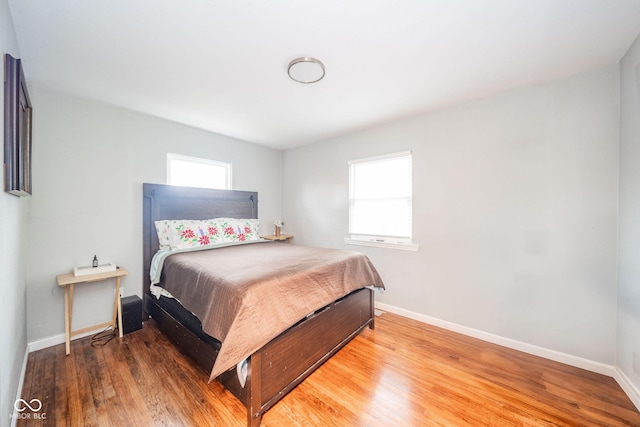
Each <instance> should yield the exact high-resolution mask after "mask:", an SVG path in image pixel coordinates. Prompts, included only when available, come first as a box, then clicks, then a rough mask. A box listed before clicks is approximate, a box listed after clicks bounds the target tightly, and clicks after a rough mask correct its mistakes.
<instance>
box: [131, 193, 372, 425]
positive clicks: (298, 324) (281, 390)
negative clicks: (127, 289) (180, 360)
mask: <svg viewBox="0 0 640 427" xmlns="http://www.w3.org/2000/svg"><path fill="white" fill-rule="evenodd" d="M257 217H258V194H257V193H256V192H250V191H231V190H210V189H199V188H186V187H173V186H166V185H159V184H143V270H144V271H143V277H144V311H145V317H148V316H150V317H152V318H153V319H154V320H155V321H156V323H157V325H158V327H159V328H160V329H161V330H163V331H164V333H165V334H166V335H167V336H168V337H169V338H170V339H171V340H172V341H173V342H174V343H175V344H176V345H178V346H179V347H180V348H181V349H182V350H183V351H184V352H186V353H187V354H188V355H190V356H191V357H192V358H193V360H194V361H195V362H196V363H197V364H199V365H200V366H201V367H202V368H204V369H205V370H207V371H208V372H210V380H211V379H213V378H215V379H216V380H217V381H219V382H220V383H222V384H223V385H224V386H225V387H226V388H227V389H228V390H229V391H230V392H231V393H232V394H233V395H234V396H236V397H237V398H238V399H239V400H240V401H241V402H242V403H243V404H244V405H245V407H246V408H247V425H249V426H258V425H259V424H260V421H261V418H262V415H263V414H264V413H265V412H266V411H267V410H268V409H269V408H271V407H272V406H273V405H274V404H275V403H276V402H278V401H279V400H280V399H281V398H282V397H284V396H285V395H286V394H287V393H288V392H289V391H291V390H292V389H293V388H294V387H295V386H296V385H298V384H299V383H300V382H302V381H303V380H304V379H305V378H306V377H308V376H309V375H310V374H311V373H313V372H314V371H315V370H316V369H317V368H318V367H319V366H320V365H322V363H324V362H325V361H326V360H328V359H329V358H330V357H331V356H332V355H334V354H335V353H336V352H337V351H338V350H340V349H341V348H342V347H343V346H344V345H346V344H347V343H348V342H349V341H350V340H351V339H353V338H354V337H355V336H356V335H358V334H359V333H360V332H361V331H362V330H363V329H365V328H366V327H369V328H371V329H373V328H374V291H373V290H372V287H373V286H378V287H382V286H383V285H382V282H381V280H380V278H379V276H378V275H377V272H375V268H373V266H371V270H372V271H369V270H370V269H369V267H366V266H365V267H362V265H363V264H362V263H363V262H364V263H365V264H366V263H367V262H368V263H370V261H368V258H366V257H363V256H359V257H358V258H359V259H360V260H359V261H358V262H359V264H358V267H357V268H355V270H359V269H361V268H363V269H364V270H366V272H365V273H364V274H363V275H359V276H357V277H359V278H357V279H356V278H351V277H350V276H347V273H349V274H351V270H353V268H351V267H344V268H342V267H340V268H333V267H332V268H329V267H327V268H324V267H323V266H324V265H325V264H324V261H323V262H316V263H315V264H316V266H317V268H314V271H313V272H304V275H302V276H294V275H293V273H291V272H290V271H286V272H284V273H279V275H276V274H275V273H274V274H273V275H272V276H269V275H267V276H269V277H270V279H268V280H267V279H260V280H256V283H257V285H256V287H257V288H264V289H271V288H270V287H272V286H273V287H274V288H273V289H275V290H274V292H276V293H277V292H279V293H277V295H279V299H283V296H284V299H287V298H288V299H289V300H290V301H294V302H295V304H290V305H292V307H291V310H292V311H291V313H289V312H287V315H286V316H285V315H284V314H282V313H281V312H283V310H282V309H281V308H280V307H277V308H275V309H274V304H273V303H270V302H269V300H268V298H266V297H265V295H264V294H257V295H258V296H253V297H247V298H245V297H243V298H242V301H243V304H245V305H247V304H248V306H241V305H238V307H239V308H238V310H237V312H235V315H236V317H232V318H231V320H225V318H224V317H220V316H221V315H220V316H218V317H217V314H215V313H219V312H220V307H221V306H218V308H215V307H214V308H211V307H212V306H209V305H206V304H200V301H198V298H191V301H189V296H188V294H187V293H184V294H180V295H179V297H178V296H176V299H174V298H165V297H160V298H158V297H157V296H156V295H152V294H151V292H152V288H153V286H152V285H151V282H152V275H151V273H150V270H151V265H152V260H154V255H155V254H156V253H157V252H158V250H159V248H160V247H161V245H162V244H163V242H161V241H159V238H158V233H157V231H156V225H155V224H156V221H162V220H203V219H205V218H238V219H257ZM247 231H248V230H247ZM252 243H253V244H247V245H240V246H235V245H233V246H229V247H224V248H220V249H218V248H216V249H212V250H205V251H198V252H197V253H196V252H193V253H191V252H187V253H181V254H178V255H171V256H169V257H168V258H167V260H171V261H170V262H169V261H165V263H168V266H167V265H165V269H166V270H164V271H163V273H162V276H161V279H160V283H158V285H159V286H160V287H163V288H164V287H166V288H169V289H172V290H173V291H174V292H176V293H179V292H181V286H177V285H176V284H175V283H174V282H175V281H176V280H183V281H190V282H193V281H198V286H200V282H199V279H198V278H199V277H201V276H200V275H201V274H203V273H200V272H197V273H185V274H196V276H194V277H196V278H197V279H193V280H190V279H189V278H188V277H189V276H183V275H182V273H180V274H177V273H176V274H174V273H173V271H174V269H176V268H178V267H177V266H182V265H183V264H188V265H191V264H194V263H196V261H195V260H196V259H199V258H202V259H203V261H198V263H200V264H203V263H204V264H207V263H209V261H208V258H205V257H209V256H215V257H222V256H226V257H227V258H225V259H226V260H227V261H228V260H233V259H237V258H238V256H239V255H238V254H240V253H241V254H242V255H243V256H245V255H246V254H248V253H254V252H255V254H256V255H253V256H254V257H256V258H259V259H263V258H264V259H265V260H267V262H266V264H267V265H275V264H278V265H281V264H283V265H284V264H286V263H283V262H281V261H273V260H274V259H280V258H270V257H276V256H277V257H280V256H285V257H289V256H291V253H293V252H296V253H298V252H300V253H304V251H306V250H307V249H303V248H304V247H300V246H295V245H291V244H288V243H278V242H275V243H274V242H270V243H262V242H252ZM194 249H195V248H194ZM309 250H311V249H309ZM327 252H328V253H329V255H327V256H330V260H333V258H334V257H335V256H342V253H341V252H339V251H335V253H334V252H330V250H327ZM342 252H344V253H346V252H347V251H342ZM347 255H348V254H347ZM322 256H324V255H322ZM303 257H307V258H309V257H311V258H312V259H314V260H320V259H322V257H320V258H319V255H317V254H315V253H312V254H311V255H308V256H307V255H304V256H303ZM348 257H349V258H352V257H351V255H348ZM156 258H157V257H156ZM362 258H364V261H362ZM219 259H220V258H217V260H219ZM227 261H224V264H225V265H226V264H227V263H229V264H232V262H227ZM154 262H155V260H154ZM349 262H350V263H351V262H352V261H349ZM292 263H295V264H296V265H298V264H297V261H295V262H294V261H292ZM174 265H177V266H176V267H174ZM218 265H222V264H218ZM345 265H347V264H345ZM349 265H351V264H349ZM180 268H182V267H180ZM189 268H191V267H189ZM229 268H232V267H229ZM322 268H324V269H325V270H326V272H325V273H324V275H323V276H321V279H318V280H322V284H324V283H326V282H332V283H333V282H336V283H335V284H336V286H335V287H336V289H335V290H334V289H333V285H332V290H331V291H323V293H322V295H321V296H310V297H308V298H307V296H306V291H303V290H302V291H296V290H295V289H297V287H296V286H294V285H295V282H301V281H304V282H307V281H308V282H309V283H312V282H313V280H316V279H315V278H314V276H313V275H315V274H317V272H316V271H315V270H317V269H322ZM261 269H264V268H262V267H261ZM212 270H219V268H214V269H212ZM246 270H251V269H246ZM335 270H340V271H339V274H338V273H335ZM229 271H231V270H229ZM345 271H346V272H347V273H345ZM249 273H250V272H249ZM249 273H247V274H249ZM334 273H335V274H334ZM224 274H225V275H224V276H221V277H223V278H226V277H229V276H230V273H229V272H228V271H227V272H224ZM243 274H244V273H243ZM312 274H313V275H312ZM354 274H355V273H354ZM233 275H234V276H235V274H233ZM249 277H251V278H252V276H249ZM301 277H302V278H304V280H302V279H300V278H301ZM354 277H356V276H354ZM289 279H290V280H289ZM216 280H220V281H221V282H223V281H224V280H222V279H216ZM265 280H266V281H267V282H269V283H268V285H267V284H265ZM287 280H289V281H287ZM337 282H340V283H337ZM343 282H344V283H343ZM356 282H358V283H356ZM360 282H361V283H360ZM369 282H371V283H369ZM242 283H244V282H242ZM300 285H301V288H302V287H303V285H306V283H304V284H303V283H301V284H300ZM234 286H235V285H234ZM252 286H253V285H252ZM278 286H279V287H280V288H278ZM315 287H316V286H313V288H315ZM183 288H184V286H183ZM307 288H311V286H308V287H307ZM230 289H231V291H229V292H235V290H234V288H230ZM252 289H253V288H252ZM278 289H279V290H278ZM155 290H157V288H156V289H155ZM185 292H186V291H185ZM256 292H258V291H256ZM283 292H292V294H291V295H289V294H285V293H283ZM295 292H298V293H297V294H296V293H295ZM217 295H222V294H217ZM204 299H205V298H200V300H204ZM309 299H310V300H311V301H309ZM211 300H212V301H214V302H217V301H218V300H220V298H218V297H216V298H211ZM207 301H208V298H207ZM321 301H322V303H321V304H320V305H318V304H319V303H320V302H321ZM181 303H183V304H185V306H187V307H188V308H189V309H186V308H185V307H184V306H183V305H182V304H181ZM309 304H311V305H309ZM314 304H315V305H314ZM226 306H234V304H231V303H227V302H225V305H224V306H223V307H226ZM203 307H204V308H203ZM309 307H313V309H312V310H310V309H309ZM212 310H213V311H212ZM269 310H272V311H271V312H270V311H269ZM273 310H275V311H273ZM222 311H224V310H222ZM194 313H196V314H199V315H196V314H194ZM212 313H214V314H212ZM300 313H304V314H303V315H300ZM252 316H253V318H252ZM287 316H288V317H287ZM265 318H268V319H274V318H278V319H279V322H280V324H279V326H276V328H279V329H278V333H277V334H274V333H273V331H271V330H269V332H270V333H271V334H272V335H273V336H271V335H264V336H262V335H261V336H260V337H257V336H256V337H251V339H249V338H248V335H251V334H252V332H253V331H252V329H256V330H258V329H261V328H262V326H264V325H265V324H271V323H274V322H271V321H269V322H261V321H260V319H265ZM212 319H214V320H215V321H213V320H212ZM238 319H242V322H244V323H245V325H246V322H253V323H252V325H254V328H246V327H244V328H242V327H239V328H240V330H241V332H240V333H236V331H235V330H234V329H233V328H234V327H235V326H230V329H225V330H224V331H223V332H220V333H218V331H217V330H216V326H219V325H222V324H225V322H226V323H229V325H236V323H241V322H240V321H239V320H238ZM292 319H295V320H292ZM275 323H278V322H275ZM285 324H286V328H283V327H282V326H283V325H285ZM280 329H282V330H280ZM246 331H249V332H246ZM207 332H210V333H211V334H210V333H207ZM265 333H266V330H265ZM219 334H222V336H223V337H224V338H220V339H216V338H214V336H218V337H220V335H219ZM243 334H244V335H243ZM247 334H248V335H247ZM245 342H251V344H247V345H246V347H242V344H244V343H245ZM242 351H244V352H245V353H246V352H247V351H248V353H246V354H247V357H243V358H241V360H235V358H238V357H239V356H240V353H241V352H242ZM234 352H235V353H234ZM236 353H238V354H236ZM242 354H244V353H242ZM231 361H233V362H234V363H233V364H232V365H231Z"/></svg>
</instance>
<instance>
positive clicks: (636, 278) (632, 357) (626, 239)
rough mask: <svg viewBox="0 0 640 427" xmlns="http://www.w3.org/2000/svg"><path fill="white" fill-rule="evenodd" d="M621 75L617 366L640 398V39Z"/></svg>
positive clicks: (631, 51) (624, 59)
mask: <svg viewBox="0 0 640 427" xmlns="http://www.w3.org/2000/svg"><path fill="white" fill-rule="evenodd" d="M620 75H621V77H620V80H621V85H620V88H621V89H620V94H621V95H620V252H619V279H618V280H619V281H618V331H617V332H618V351H617V365H618V367H619V369H621V370H622V372H623V373H624V375H625V377H626V378H627V379H628V380H629V381H630V382H631V383H632V384H633V387H634V388H635V394H636V396H637V399H640V40H636V41H635V43H634V44H633V45H632V46H631V48H630V49H629V51H628V52H627V54H626V56H625V57H624V58H623V59H622V61H621V65H620ZM636 405H640V400H637V401H636Z"/></svg>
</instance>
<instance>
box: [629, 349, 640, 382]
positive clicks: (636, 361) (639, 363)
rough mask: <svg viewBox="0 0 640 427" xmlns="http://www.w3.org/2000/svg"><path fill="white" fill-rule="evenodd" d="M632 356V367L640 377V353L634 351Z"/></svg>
mask: <svg viewBox="0 0 640 427" xmlns="http://www.w3.org/2000/svg"><path fill="white" fill-rule="evenodd" d="M631 357H632V359H631V367H632V368H633V372H635V373H636V375H637V376H639V377H640V353H638V352H634V353H633V354H632V355H631Z"/></svg>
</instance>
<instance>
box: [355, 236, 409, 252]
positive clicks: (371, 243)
mask: <svg viewBox="0 0 640 427" xmlns="http://www.w3.org/2000/svg"><path fill="white" fill-rule="evenodd" d="M344 243H346V244H347V245H356V246H369V247H372V248H386V249H398V250H402V251H412V252H418V250H420V245H418V244H416V243H391V242H375V241H371V240H359V239H351V238H349V237H345V238H344Z"/></svg>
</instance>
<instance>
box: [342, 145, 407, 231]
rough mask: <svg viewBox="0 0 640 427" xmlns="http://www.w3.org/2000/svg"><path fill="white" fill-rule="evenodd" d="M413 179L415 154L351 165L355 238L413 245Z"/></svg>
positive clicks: (351, 225) (351, 216)
mask: <svg viewBox="0 0 640 427" xmlns="http://www.w3.org/2000/svg"><path fill="white" fill-rule="evenodd" d="M411 177H412V173H411V152H402V153H395V154H390V155H387V156H381V157H374V158H368V159H361V160H353V161H350V162H349V233H350V234H351V237H352V238H355V239H362V240H375V241H385V242H386V241H389V242H405V243H408V242H410V241H411V226H412V224H411V221H412V215H411V207H412V185H411V181H412V178H411Z"/></svg>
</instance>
